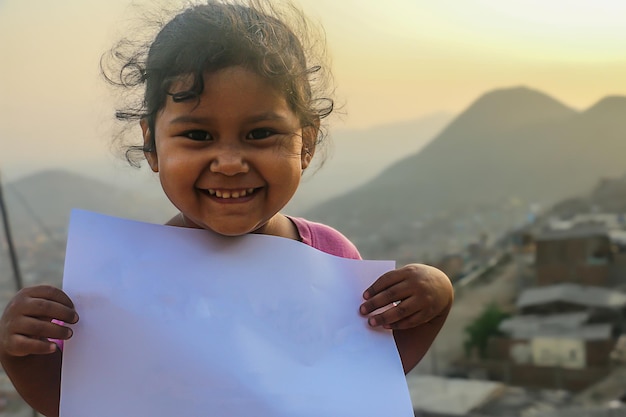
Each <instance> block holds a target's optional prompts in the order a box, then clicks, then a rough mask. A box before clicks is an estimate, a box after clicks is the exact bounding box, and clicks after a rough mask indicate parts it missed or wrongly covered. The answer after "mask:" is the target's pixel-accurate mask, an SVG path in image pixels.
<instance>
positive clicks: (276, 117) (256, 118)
mask: <svg viewBox="0 0 626 417" xmlns="http://www.w3.org/2000/svg"><path fill="white" fill-rule="evenodd" d="M213 120H214V119H213V118H211V117H204V116H194V115H190V114H184V115H181V116H178V117H176V118H174V119H173V120H172V121H170V124H184V123H197V124H203V123H211V122H212V121H213ZM286 120H287V117H285V116H282V115H280V114H278V113H275V112H272V111H269V112H265V113H260V114H256V115H252V116H250V117H247V118H245V120H244V122H245V123H257V122H265V121H279V122H281V121H286Z"/></svg>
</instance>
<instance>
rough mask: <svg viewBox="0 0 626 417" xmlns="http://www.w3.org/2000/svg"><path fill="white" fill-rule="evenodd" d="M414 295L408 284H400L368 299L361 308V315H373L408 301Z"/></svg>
mask: <svg viewBox="0 0 626 417" xmlns="http://www.w3.org/2000/svg"><path fill="white" fill-rule="evenodd" d="M412 295H413V291H412V289H411V286H410V285H408V284H407V283H406V282H404V281H403V282H400V283H398V284H395V285H393V286H391V287H388V288H385V289H384V290H382V291H380V292H379V293H377V294H376V295H374V296H372V297H371V298H369V299H366V300H365V301H364V302H363V303H362V304H361V308H360V312H361V314H364V315H367V314H371V313H373V312H374V311H376V310H378V309H379V308H382V307H385V306H388V305H389V304H392V303H394V302H397V301H403V302H404V301H406V299H407V298H409V297H411V296H412Z"/></svg>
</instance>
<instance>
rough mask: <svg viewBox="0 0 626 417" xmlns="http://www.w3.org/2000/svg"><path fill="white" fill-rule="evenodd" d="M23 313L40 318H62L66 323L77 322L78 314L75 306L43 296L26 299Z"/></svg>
mask: <svg viewBox="0 0 626 417" xmlns="http://www.w3.org/2000/svg"><path fill="white" fill-rule="evenodd" d="M22 308H23V315H25V316H29V317H34V318H38V319H47V320H48V321H49V320H52V319H56V320H60V321H63V322H65V323H76V322H77V321H78V314H76V311H75V310H74V308H73V307H68V306H66V305H64V304H60V303H58V302H56V301H50V300H45V299H43V298H29V299H26V300H24V303H23V307H22Z"/></svg>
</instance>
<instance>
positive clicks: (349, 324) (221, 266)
mask: <svg viewBox="0 0 626 417" xmlns="http://www.w3.org/2000/svg"><path fill="white" fill-rule="evenodd" d="M392 268H394V263H393V262H391V261H356V260H349V259H342V258H338V257H335V256H332V255H328V254H325V253H322V252H320V251H318V250H316V249H313V248H311V247H309V246H307V245H305V244H302V243H300V242H296V241H292V240H289V239H283V238H277V237H272V236H262V235H247V236H243V237H237V238H229V237H223V236H219V235H215V234H213V233H210V232H208V231H205V230H196V229H184V228H175V227H169V226H160V225H154V224H147V223H140V222H134V221H130V220H124V219H119V218H114V217H108V216H104V215H100V214H95V213H91V212H86V211H80V210H75V211H74V212H73V213H72V217H71V221H70V229H69V237H68V245H67V253H66V264H65V274H64V281H63V287H64V290H65V291H66V292H67V293H68V295H69V296H70V297H71V298H72V300H73V301H74V303H75V305H76V309H77V311H78V313H79V315H80V321H79V323H78V324H76V325H74V326H72V327H73V330H74V336H73V337H72V339H70V340H68V341H67V342H66V343H65V347H64V353H63V355H64V357H63V369H62V386H61V410H60V412H61V416H62V417H76V416H90V417H111V416H141V417H172V416H185V417H196V416H197V417H200V416H202V417H206V416H221V417H251V416H255V417H309V416H310V417H320V416H324V417H331V416H333V417H334V416H341V417H350V416H354V417H357V416H358V417H368V416H371V417H387V416H394V417H403V416H406V417H410V416H413V410H412V406H411V400H410V396H409V392H408V388H407V385H406V380H405V377H404V374H403V371H402V365H401V363H400V359H399V356H398V353H397V350H396V347H395V344H394V341H393V336H392V335H391V334H390V333H389V332H387V331H374V330H371V329H370V328H368V327H367V324H366V320H365V319H364V318H363V317H361V316H360V315H359V313H358V306H359V305H360V303H361V302H362V298H361V294H362V292H363V290H364V289H365V288H366V287H367V286H369V285H370V284H371V283H372V282H374V280H375V279H376V278H377V277H379V276H380V275H381V274H383V273H384V272H386V271H388V270H390V269H392Z"/></svg>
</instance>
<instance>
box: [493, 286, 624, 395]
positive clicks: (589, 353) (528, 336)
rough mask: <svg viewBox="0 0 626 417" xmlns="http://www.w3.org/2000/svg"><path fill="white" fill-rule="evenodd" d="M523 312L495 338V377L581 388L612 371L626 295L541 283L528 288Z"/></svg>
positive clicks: (522, 301) (522, 298)
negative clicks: (543, 285) (538, 285)
mask: <svg viewBox="0 0 626 417" xmlns="http://www.w3.org/2000/svg"><path fill="white" fill-rule="evenodd" d="M517 311H518V315H516V316H513V317H511V318H509V319H505V320H503V321H502V322H501V323H500V326H499V331H500V332H501V333H502V334H503V336H501V337H496V338H492V339H491V340H490V342H489V343H490V344H489V349H488V359H489V360H488V361H486V366H488V367H489V371H488V373H489V374H490V375H491V376H492V377H495V378H496V379H502V380H504V381H506V382H509V383H511V384H514V385H522V386H530V387H535V388H554V389H567V390H570V391H580V390H582V389H585V388H587V387H588V386H589V385H591V384H592V383H595V382H597V381H598V380H600V379H601V378H603V377H605V376H606V375H608V373H609V372H610V370H611V365H612V358H611V353H612V352H614V349H615V345H616V341H617V339H618V337H619V335H620V334H622V332H623V331H624V326H625V322H624V320H625V317H626V294H624V293H621V292H619V291H616V290H609V289H606V288H602V287H589V286H581V285H577V284H558V285H552V286H546V287H535V288H531V289H528V290H525V291H524V292H522V294H521V295H520V296H519V298H518V300H517ZM613 355H615V354H613Z"/></svg>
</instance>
